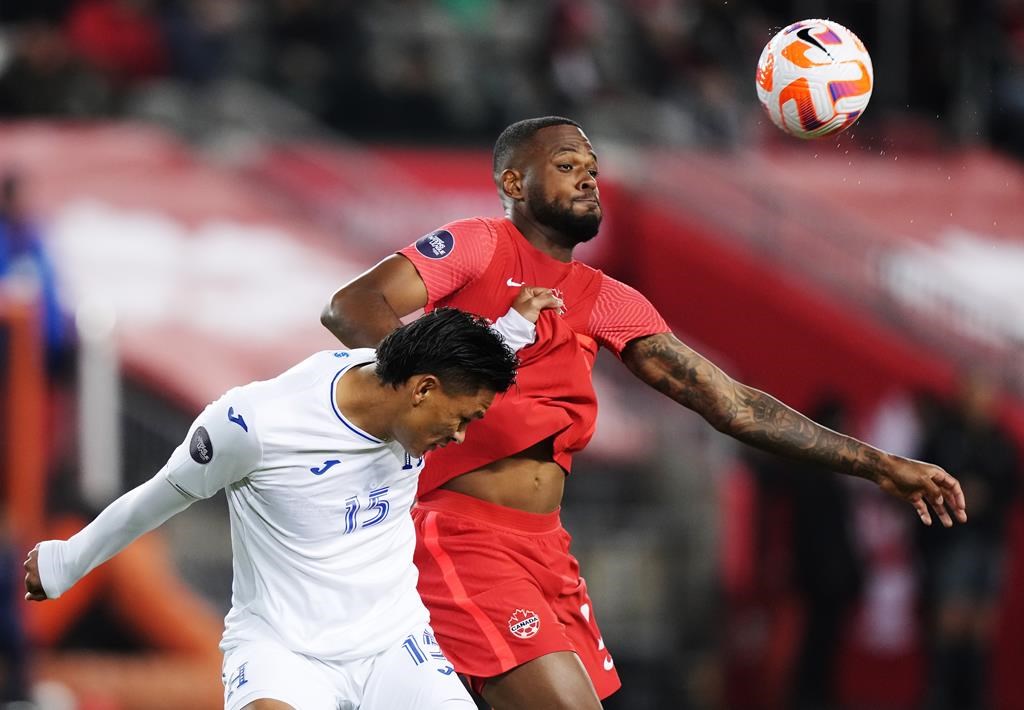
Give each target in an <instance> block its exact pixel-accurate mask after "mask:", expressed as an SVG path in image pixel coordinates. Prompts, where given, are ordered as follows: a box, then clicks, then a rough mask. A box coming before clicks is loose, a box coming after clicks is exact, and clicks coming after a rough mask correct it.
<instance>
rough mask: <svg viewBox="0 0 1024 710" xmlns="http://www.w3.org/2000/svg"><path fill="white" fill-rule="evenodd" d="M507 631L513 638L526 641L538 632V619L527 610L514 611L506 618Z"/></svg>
mask: <svg viewBox="0 0 1024 710" xmlns="http://www.w3.org/2000/svg"><path fill="white" fill-rule="evenodd" d="M508 630H509V631H511V632H512V635H513V636H518V637H519V638H521V639H528V638H530V637H531V636H535V635H536V634H537V632H538V631H540V617H539V616H537V615H536V614H535V613H533V612H532V611H530V610H529V609H516V610H515V611H514V612H512V616H510V617H509V618H508Z"/></svg>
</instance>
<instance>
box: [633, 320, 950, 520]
mask: <svg viewBox="0 0 1024 710" xmlns="http://www.w3.org/2000/svg"><path fill="white" fill-rule="evenodd" d="M622 360H623V362H625V363H626V366H627V367H628V368H629V369H630V370H631V371H632V372H633V374H634V375H636V376H637V377H639V378H640V379H641V380H643V381H644V382H646V383H647V384H649V385H650V386H651V387H653V388H654V389H656V390H658V391H659V392H661V393H662V394H664V395H666V396H668V397H671V398H672V399H674V400H675V401H677V402H679V403H680V404H681V405H683V406H684V407H687V408H689V409H692V410H693V411H695V412H697V413H698V414H700V415H701V416H702V417H704V419H706V420H707V421H708V423H710V424H711V426H713V427H714V428H715V429H717V430H718V431H720V432H722V433H724V434H728V435H730V436H732V437H734V438H736V439H738V440H740V441H742V442H745V443H747V444H750V445H752V446H756V447H758V448H761V449H764V450H766V451H771V452H774V453H777V454H781V455H783V456H788V457H790V458H795V459H802V460H804V461H809V462H812V463H816V464H819V465H821V466H822V467H824V468H828V469H830V470H834V471H839V472H842V473H847V474H850V475H853V476H859V477H861V478H866V479H867V480H869V481H874V482H875V483H877V484H878V485H879V486H880V487H881V488H882V490H884V491H885V492H887V493H889V494H891V495H894V496H896V497H897V498H901V499H903V500H906V501H908V502H909V503H910V504H911V505H913V507H914V509H915V510H916V511H917V514H918V515H919V516H920V518H921V521H922V522H924V524H925V525H931V522H932V518H931V513H930V512H929V510H928V506H929V505H930V506H931V507H932V509H933V510H934V511H935V514H936V515H937V516H938V518H939V520H940V521H941V522H942V524H943V525H944V526H946V527H949V526H951V525H952V524H953V521H952V518H951V517H950V511H952V513H953V515H954V516H955V517H956V519H957V520H958V521H960V522H961V523H963V522H966V521H967V512H966V508H965V503H964V495H963V492H962V491H961V490H960V484H959V482H958V481H957V480H956V479H955V478H953V477H952V476H951V475H949V474H948V473H946V472H945V471H944V470H942V469H941V468H939V467H938V466H934V465H932V464H927V463H922V462H920V461H913V460H911V459H906V458H903V457H902V456H896V455H894V454H890V453H886V452H884V451H881V450H879V449H876V448H875V447H873V446H870V445H868V444H865V443H863V442H861V441H858V440H856V439H854V438H853V437H850V436H846V435H845V434H840V433H838V432H834V431H832V430H831V429H828V428H826V427H823V426H821V425H820V424H817V423H815V422H813V421H811V420H810V419H808V418H807V417H805V416H804V415H802V414H800V413H799V412H797V411H796V410H794V409H791V408H790V407H787V406H786V405H785V404H783V403H782V402H780V401H778V400H777V399H775V398H774V397H772V396H771V395H769V394H766V393H764V392H761V391H760V390H756V389H754V388H753V387H748V386H747V385H745V384H743V383H741V382H737V381H736V380H734V379H732V378H731V377H729V376H728V375H727V374H725V373H724V372H723V371H722V370H720V369H719V368H718V367H717V366H715V365H714V364H713V363H712V362H711V361H709V360H707V359H706V358H704V357H702V356H701V355H699V354H698V353H696V352H695V351H693V350H691V349H690V348H688V347H687V346H686V345H684V344H683V343H682V342H680V341H679V339H678V338H676V337H675V336H673V335H672V334H671V333H661V334H658V335H650V336H647V337H645V338H638V339H637V340H634V341H632V342H631V343H630V344H629V345H628V346H627V347H626V349H625V350H624V351H623V353H622ZM947 508H948V510H947Z"/></svg>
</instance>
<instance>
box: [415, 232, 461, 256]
mask: <svg viewBox="0 0 1024 710" xmlns="http://www.w3.org/2000/svg"><path fill="white" fill-rule="evenodd" d="M416 251H418V252H419V253H420V254H422V255H423V256H425V257H427V258H428V259H443V258H445V257H446V256H448V255H449V254H451V253H452V252H453V251H455V237H454V236H452V233H451V232H449V231H448V230H447V229H438V230H437V231H434V232H431V233H430V234H427V235H425V236H422V237H420V238H419V239H417V240H416Z"/></svg>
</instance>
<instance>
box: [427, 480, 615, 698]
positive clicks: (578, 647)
mask: <svg viewBox="0 0 1024 710" xmlns="http://www.w3.org/2000/svg"><path fill="white" fill-rule="evenodd" d="M412 517H413V521H414V522H415V524H416V556H415V563H416V567H417V568H419V572H420V580H419V592H420V595H421V596H422V597H423V601H424V603H426V605H427V608H428V609H429V610H430V625H431V626H432V627H433V628H434V631H435V633H436V635H437V640H438V643H440V644H441V648H442V649H443V650H444V653H445V655H446V656H447V657H448V660H449V661H450V662H451V663H452V665H453V666H455V670H456V671H458V672H459V673H461V674H463V675H466V676H468V677H469V680H470V683H471V684H472V686H473V689H474V690H476V691H477V692H478V693H479V692H480V690H481V688H483V685H484V683H485V682H486V680H487V679H488V678H493V677H494V676H496V675H500V674H501V673H504V672H505V671H508V670H511V669H513V668H515V667H516V666H520V665H522V664H524V663H526V662H527V661H531V660H533V659H534V658H539V657H540V656H543V655H546V654H548V653H555V652H557V651H573V652H575V653H576V654H577V655H578V656H579V657H580V660H581V661H583V665H584V667H585V668H586V669H587V673H588V674H589V675H590V680H591V682H593V684H594V688H595V689H596V690H597V694H598V696H599V697H600V698H602V699H603V698H606V697H608V696H609V695H611V694H612V693H614V692H615V691H616V690H618V689H619V687H620V686H621V683H620V682H619V675H618V673H616V671H615V665H614V663H613V661H612V657H611V655H610V654H609V653H608V649H606V648H605V646H604V641H603V640H602V639H601V632H600V630H599V629H598V628H597V622H596V621H595V620H594V613H593V605H592V604H591V602H590V596H589V595H588V594H587V584H586V582H584V581H583V578H582V577H580V575H579V570H580V568H579V563H578V562H577V561H576V559H575V558H574V557H573V556H572V555H570V554H569V541H570V540H571V538H570V536H569V533H567V532H566V531H565V530H564V529H563V528H562V524H561V521H560V520H559V517H558V511H555V512H553V513H549V514H546V515H538V514H534V513H524V512H521V511H518V510H513V509H511V508H505V507H503V506H499V505H494V504H493V503H487V502H485V501H482V500H479V499H477V498H473V497H471V496H466V495H462V494H461V493H454V492H452V491H445V490H435V491H431V492H430V493H428V494H427V495H425V496H424V497H422V498H420V499H419V501H417V503H416V506H415V507H414V508H413V511H412Z"/></svg>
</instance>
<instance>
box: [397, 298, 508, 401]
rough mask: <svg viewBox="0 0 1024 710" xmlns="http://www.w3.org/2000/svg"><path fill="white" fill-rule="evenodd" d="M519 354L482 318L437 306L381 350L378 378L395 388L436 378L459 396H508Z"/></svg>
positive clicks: (401, 328)
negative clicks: (420, 377) (486, 392)
mask: <svg viewBox="0 0 1024 710" xmlns="http://www.w3.org/2000/svg"><path fill="white" fill-rule="evenodd" d="M517 365H518V361H517V359H516V354H515V353H514V352H512V350H511V349H510V348H509V347H508V346H507V345H506V344H505V341H504V340H503V339H502V337H501V336H500V335H498V334H497V333H496V332H495V331H494V330H493V329H492V328H491V326H490V324H489V323H488V322H487V321H486V320H485V319H483V318H480V317H478V316H474V315H471V314H469V313H466V312H464V311H460V310H458V309H456V308H438V309H436V310H433V311H431V312H430V313H427V314H425V315H423V316H422V317H421V318H417V319H416V320H414V321H412V322H411V323H408V324H406V325H403V326H402V327H400V328H398V329H397V330H395V331H392V332H391V333H390V334H389V335H388V336H387V337H386V338H384V340H382V341H381V344H380V345H378V346H377V377H378V378H379V379H380V381H381V382H382V383H384V384H386V385H391V386H392V387H397V386H399V385H400V384H402V383H403V382H405V381H407V380H408V379H409V378H410V377H412V376H413V375H421V374H427V375H435V376H436V377H437V378H438V379H439V380H440V381H441V385H442V386H443V387H444V388H445V389H446V390H447V391H449V392H454V393H455V394H467V393H474V392H477V391H478V390H480V389H487V390H491V391H494V392H504V391H506V390H507V389H508V388H509V387H511V386H512V383H514V382H515V381H516V366H517Z"/></svg>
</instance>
